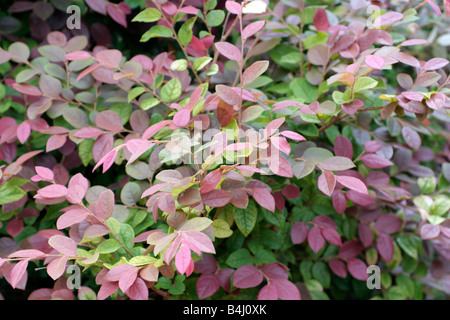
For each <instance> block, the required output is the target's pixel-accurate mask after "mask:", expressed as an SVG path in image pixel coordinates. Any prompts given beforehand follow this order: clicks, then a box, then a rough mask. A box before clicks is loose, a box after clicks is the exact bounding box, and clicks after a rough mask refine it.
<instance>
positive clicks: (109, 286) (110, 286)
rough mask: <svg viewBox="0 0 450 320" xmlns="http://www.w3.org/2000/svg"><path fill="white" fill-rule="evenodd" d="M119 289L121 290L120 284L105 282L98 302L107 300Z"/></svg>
mask: <svg viewBox="0 0 450 320" xmlns="http://www.w3.org/2000/svg"><path fill="white" fill-rule="evenodd" d="M117 289H119V283H118V282H111V281H104V282H103V284H102V286H101V287H100V290H99V291H98V295H97V298H98V300H105V299H106V298H108V297H109V296H110V295H112V294H113V293H114V292H116V291H117Z"/></svg>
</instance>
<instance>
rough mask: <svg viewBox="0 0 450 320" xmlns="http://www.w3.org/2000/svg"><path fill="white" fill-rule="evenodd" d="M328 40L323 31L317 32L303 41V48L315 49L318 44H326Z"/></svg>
mask: <svg viewBox="0 0 450 320" xmlns="http://www.w3.org/2000/svg"><path fill="white" fill-rule="evenodd" d="M327 40H328V34H327V33H325V32H323V31H319V32H318V33H316V34H313V35H311V36H309V37H307V38H306V39H305V41H303V46H304V48H305V49H306V50H308V49H310V48H312V47H315V46H317V45H319V44H324V43H326V42H327Z"/></svg>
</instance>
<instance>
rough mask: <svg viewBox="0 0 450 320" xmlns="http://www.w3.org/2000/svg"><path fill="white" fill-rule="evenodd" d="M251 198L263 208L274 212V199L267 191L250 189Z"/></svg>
mask: <svg viewBox="0 0 450 320" xmlns="http://www.w3.org/2000/svg"><path fill="white" fill-rule="evenodd" d="M252 196H253V199H255V201H256V202H257V203H258V204H259V205H261V206H262V207H263V208H265V209H267V210H269V211H271V212H275V199H274V197H273V196H272V194H271V193H270V191H269V190H267V189H264V188H254V189H252Z"/></svg>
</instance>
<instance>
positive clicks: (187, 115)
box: [173, 108, 191, 128]
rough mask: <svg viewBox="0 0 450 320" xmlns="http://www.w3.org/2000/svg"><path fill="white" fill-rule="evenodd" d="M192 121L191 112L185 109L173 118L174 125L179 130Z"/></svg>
mask: <svg viewBox="0 0 450 320" xmlns="http://www.w3.org/2000/svg"><path fill="white" fill-rule="evenodd" d="M190 121H191V110H189V109H187V108H184V109H182V110H180V111H178V112H177V113H176V114H175V116H174V117H173V124H174V125H176V126H177V127H179V128H183V127H186V126H187V125H188V124H189V122H190Z"/></svg>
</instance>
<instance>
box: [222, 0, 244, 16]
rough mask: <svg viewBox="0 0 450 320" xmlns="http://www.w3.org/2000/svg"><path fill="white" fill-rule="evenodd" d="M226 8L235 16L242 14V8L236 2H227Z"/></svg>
mask: <svg viewBox="0 0 450 320" xmlns="http://www.w3.org/2000/svg"><path fill="white" fill-rule="evenodd" d="M225 8H226V9H227V10H228V11H229V12H230V13H233V14H237V15H240V14H241V12H242V7H241V5H240V4H239V3H237V2H235V1H227V2H225Z"/></svg>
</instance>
